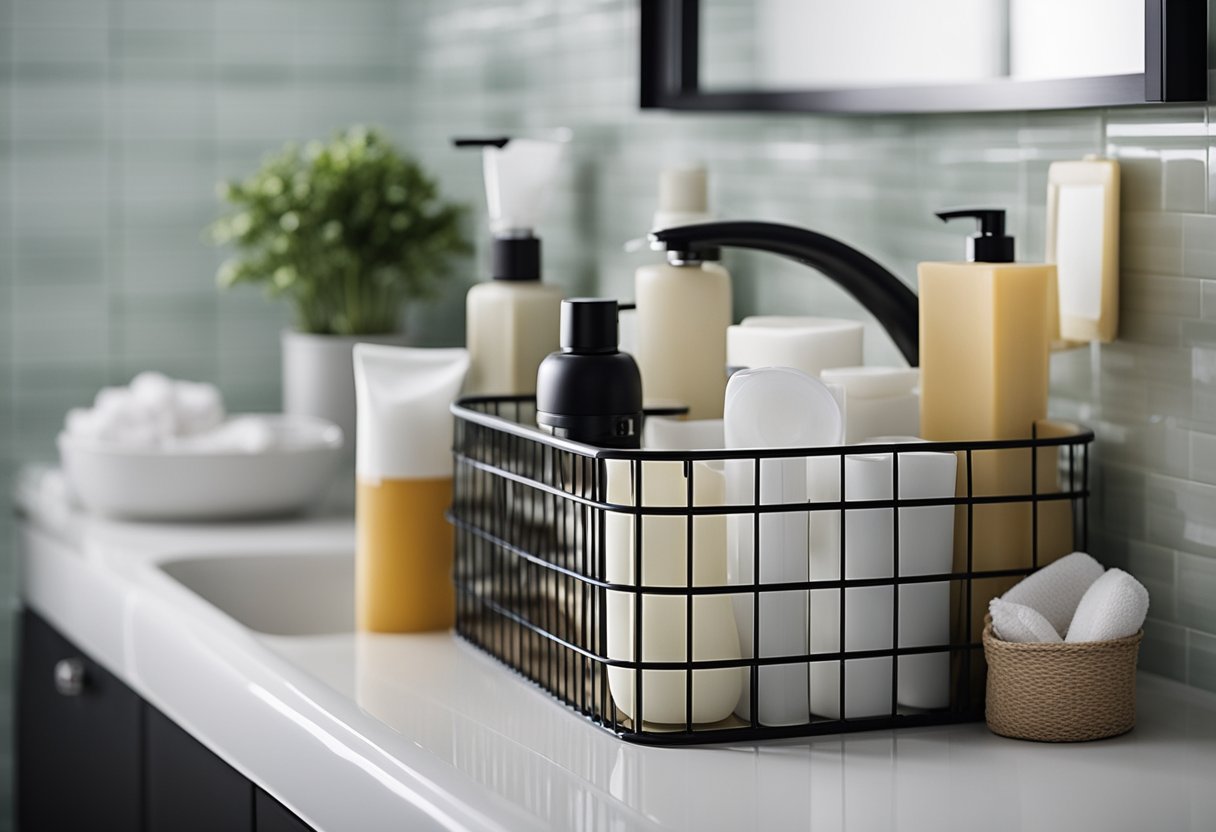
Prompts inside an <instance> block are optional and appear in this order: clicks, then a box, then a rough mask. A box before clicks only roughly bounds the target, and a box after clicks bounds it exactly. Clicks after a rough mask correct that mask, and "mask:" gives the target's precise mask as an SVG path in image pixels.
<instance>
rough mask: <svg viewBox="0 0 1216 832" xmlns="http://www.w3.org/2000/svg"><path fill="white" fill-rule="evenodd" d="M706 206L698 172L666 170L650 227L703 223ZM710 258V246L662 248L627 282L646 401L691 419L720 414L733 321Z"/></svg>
mask: <svg viewBox="0 0 1216 832" xmlns="http://www.w3.org/2000/svg"><path fill="white" fill-rule="evenodd" d="M707 202H708V198H707V196H706V174H705V169H704V168H700V167H697V168H677V169H669V170H665V171H663V172H662V174H660V176H659V210H658V212H657V213H656V214H655V218H654V227H655V229H658V228H670V227H673V226H679V225H693V224H696V223H702V222H707V221H708V220H709V219H710V216H709V213H708V210H707ZM717 259H718V252H717V250H716V249H704V250H701V249H698V250H694V251H668V252H667V262H666V263H661V264H654V265H649V266H642V267H641V268H640V269H638V270H637V273H636V275H635V278H634V293H635V294H634V297H635V299H636V301H637V336H636V337H637V353H636V355H635V358H636V359H637V362H638V367H639V368H640V369H641V371H642V389H643V390H644V391H645V394H646V399H647V401H649V402H660V401H662V402H665V403H666V402H679V403H681V404H684V405H687V406H688V418H690V419H717V418H720V417H721V416H722V397H723V394H724V393H725V391H726V328H727V327H728V326H730V324H731V320H732V319H731V289H730V273H729V272H727V271H726V269H724V268H723V267H722V266H721V265H720V264H719V263H717V262H715V261H716V260H717Z"/></svg>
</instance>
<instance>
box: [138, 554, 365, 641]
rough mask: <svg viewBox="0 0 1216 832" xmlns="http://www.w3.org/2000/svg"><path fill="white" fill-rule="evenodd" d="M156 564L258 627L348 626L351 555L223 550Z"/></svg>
mask: <svg viewBox="0 0 1216 832" xmlns="http://www.w3.org/2000/svg"><path fill="white" fill-rule="evenodd" d="M160 568H161V569H162V570H163V571H164V572H165V573H166V574H167V575H168V576H169V577H171V578H173V579H174V580H175V581H177V582H178V583H180V584H181V585H182V586H184V587H186V588H187V589H189V590H190V591H191V592H193V593H195V594H196V595H198V596H199V597H201V598H202V599H203V600H205V601H207V602H208V603H210V604H211V605H212V606H215V607H217V608H218V609H219V610H220V611H222V612H224V613H225V614H227V615H229V616H231V617H232V618H234V619H236V621H237V622H239V623H240V624H243V625H244V626H246V627H248V628H249V629H250V630H253V631H255V632H258V633H265V634H268V635H275V636H315V635H328V634H331V633H349V632H353V631H354V627H355V560H354V557H353V556H352V555H333V554H326V555H226V556H218V557H197V558H182V559H178V560H171V561H165V562H164V563H161V564H160Z"/></svg>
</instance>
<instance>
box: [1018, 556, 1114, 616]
mask: <svg viewBox="0 0 1216 832" xmlns="http://www.w3.org/2000/svg"><path fill="white" fill-rule="evenodd" d="M1101 575H1102V564H1100V563H1098V562H1097V561H1096V560H1094V559H1093V558H1091V557H1090V556H1089V555H1087V554H1085V553H1084V552H1073V553H1072V554H1071V555H1066V556H1064V557H1062V558H1060V559H1059V560H1057V561H1056V562H1055V563H1052V564H1049V565H1047V566H1044V567H1043V568H1042V569H1040V570H1039V571H1038V572H1035V573H1034V574H1033V575H1027V576H1026V577H1025V578H1023V579H1022V580H1021V581H1020V582H1019V583H1017V584H1016V585H1014V586H1013V588H1011V589H1010V590H1009V591H1008V592H1006V593H1005V594H1004V595H1002V596H1001V597H1002V598H1003V599H1004V600H1006V601H1009V602H1010V603H1014V604H1023V605H1025V606H1027V607H1030V608H1032V609H1034V610H1037V611H1038V612H1039V613H1040V614H1041V615H1042V616H1043V617H1044V618H1046V619H1047V620H1048V621H1049V622H1051V626H1052V627H1055V630H1056V633H1058V634H1060V635H1063V634H1064V633H1065V631H1067V630H1068V624H1069V622H1070V621H1072V617H1073V613H1075V612H1076V610H1077V604H1079V603H1080V602H1081V596H1082V595H1084V594H1085V591H1086V590H1087V589H1089V587H1090V586H1091V585H1092V584H1093V582H1094V581H1096V580H1098V578H1099V577H1101Z"/></svg>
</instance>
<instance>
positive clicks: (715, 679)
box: [604, 417, 743, 725]
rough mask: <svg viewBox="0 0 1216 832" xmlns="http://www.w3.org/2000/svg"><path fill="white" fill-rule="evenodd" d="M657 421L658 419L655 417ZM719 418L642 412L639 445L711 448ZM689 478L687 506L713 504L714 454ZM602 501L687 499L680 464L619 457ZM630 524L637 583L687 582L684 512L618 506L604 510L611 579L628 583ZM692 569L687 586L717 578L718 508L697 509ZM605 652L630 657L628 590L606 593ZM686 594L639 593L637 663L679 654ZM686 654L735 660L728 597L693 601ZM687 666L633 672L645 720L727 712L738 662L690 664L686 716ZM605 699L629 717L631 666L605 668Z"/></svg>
mask: <svg viewBox="0 0 1216 832" xmlns="http://www.w3.org/2000/svg"><path fill="white" fill-rule="evenodd" d="M658 422H662V424H656V423H658ZM721 436H722V422H721V421H716V422H714V421H705V422H700V421H688V422H685V421H676V420H674V419H670V420H668V419H663V420H660V419H657V418H654V417H652V418H651V419H647V425H646V433H645V447H646V449H647V450H694V449H704V450H709V449H714V448H720V447H721V444H722V439H721ZM635 465H640V466H641V474H642V493H641V499H640V500H639V499H638V495H637V491H636V483H635V480H634V474H635V470H636V469H635V467H634V466H635ZM688 472H689V473H690V474H691V476H692V492H693V494H692V503H693V505H694V506H721V505H723V504H724V503H725V496H726V494H725V492H726V485H725V479H724V473H723V470H722V464H721V462H712V461H710V462H694V463H692V464H691V465H690V466H689V468H688ZM607 475H608V502H610V503H614V504H616V505H628V506H634V505H641V506H643V507H644V508H656V507H681V508H682V507H686V506H688V504H689V499H688V488H689V481H688V477H687V476H685V467H684V463H683V462H679V461H676V462H670V461H649V462H641V463H631V462H629V461H626V460H609V461H608V462H607ZM635 522H640V523H641V524H642V528H641V532H642V581H641V583H642V584H643V585H645V586H675V587H687V586H688V517H687V516H686V515H678V514H677V515H667V516H660V515H645V514H643V515H642V516H641V517H640V518H635V517H634V516H632V515H629V514H625V513H623V512H606V513H605V518H604V535H605V546H606V548H607V560H606V566H607V578H608V581H609V582H611V583H615V584H626V585H636V584H637V583H638V581H637V578H636V571H635V568H634V567H635V557H636V554H637V550H636V547H635V542H636V538H635V534H636V527H635V525H634V524H635ZM692 559H693V563H692V572H693V585H694V586H723V585H725V584H726V518H725V516H724V515H722V514H706V515H698V516H695V517H694V519H693V527H692ZM607 600H608V604H607V610H606V613H607V625H608V627H607V629H608V644H607V647H608V657H609V658H612V659H625V660H632V659H633V657H634V639H635V635H636V630H635V623H636V614H637V610H636V607H635V603H636V600H637V597H636V595H635V594H634V593H632V592H620V591H611V592H609V593H608V599H607ZM687 616H688V598H687V597H684V596H681V595H656V594H646V595H643V596H642V632H641V635H642V656H641V660H642V661H678V662H682V661H686V660H687V656H688V642H687V634H688V619H687ZM692 636H693V644H692V658H693V660H694V661H713V660H731V659H738V658H739V636H738V633H737V632H736V630H735V619H734V614H733V612H732V610H731V603H730V598H729V597H728V596H726V595H701V596H697V597H696V598H695V599H693V603H692ZM689 681H690V679H689V674H688V673H687V672H686V671H683V670H644V671H642V703H641V710H642V717H643V720H642V721H644V722H646V723H651V724H656V723H657V724H677V725H681V724H686V723H687V722H688V721H690V719H691V722H693V723H695V724H705V723H710V722H717V721H719V720H722V719H725V718H726V717H728V716H730V714H731V711H733V710H734V708H735V703H737V702H738V701H739V692H740V690H741V688H742V683H743V670H742V669H741V668H737V667H728V668H715V669H711V670H694V671H692V675H691V682H692V714H691V717H689V715H688V710H687V695H686V694H687V690H688V683H689ZM608 687H609V690H610V691H611V693H612V700H613V702H615V703H616V706H617V708H619V709H620V710H621V711H622V712H623V713H624V714H625V715H626V716H627V717H630V718H634V717H636V716H637V708H636V707H635V694H636V691H637V671H635V670H631V669H629V668H622V667H610V668H608Z"/></svg>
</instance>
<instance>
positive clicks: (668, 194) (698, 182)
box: [652, 166, 711, 230]
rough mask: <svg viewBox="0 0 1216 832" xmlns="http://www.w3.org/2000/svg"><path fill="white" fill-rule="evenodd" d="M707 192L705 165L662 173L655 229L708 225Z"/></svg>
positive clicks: (668, 170) (653, 227)
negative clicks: (706, 223)
mask: <svg viewBox="0 0 1216 832" xmlns="http://www.w3.org/2000/svg"><path fill="white" fill-rule="evenodd" d="M708 191H709V187H708V174H707V173H706V171H705V168H704V167H702V166H695V167H686V168H666V169H664V170H663V171H661V172H660V173H659V203H658V209H657V210H656V211H655V214H654V223H653V225H652V230H657V229H660V228H674V227H676V226H680V225H696V224H698V223H702V222H709V221H710V219H711V216H710V214H709V192H708Z"/></svg>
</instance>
